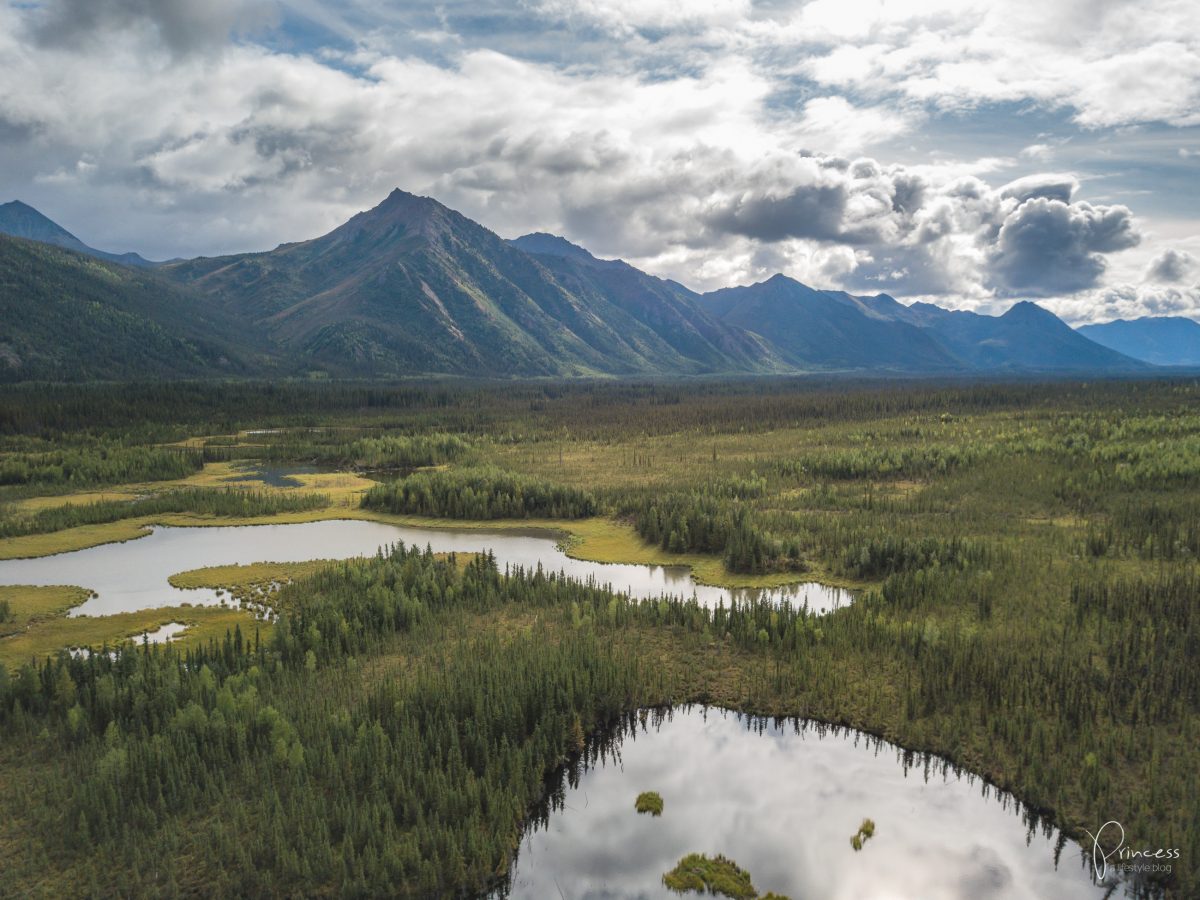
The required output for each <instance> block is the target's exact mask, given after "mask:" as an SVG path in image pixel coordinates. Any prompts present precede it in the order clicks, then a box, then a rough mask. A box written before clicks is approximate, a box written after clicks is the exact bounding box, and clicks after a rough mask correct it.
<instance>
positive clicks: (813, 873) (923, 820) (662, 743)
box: [507, 707, 1105, 900]
mask: <svg viewBox="0 0 1200 900" xmlns="http://www.w3.org/2000/svg"><path fill="white" fill-rule="evenodd" d="M610 742H611V743H608V742H597V744H596V745H594V746H593V747H592V751H591V752H592V753H593V754H597V755H598V756H597V758H595V759H594V762H593V764H592V765H591V766H590V767H589V768H586V769H585V770H584V771H583V772H582V773H579V772H576V773H574V775H571V774H570V773H568V774H567V775H566V776H565V778H566V780H568V781H574V784H573V785H572V786H568V787H566V788H565V790H564V789H562V787H560V789H559V790H558V791H557V792H556V795H555V796H553V798H552V799H551V801H550V802H549V804H548V806H547V809H545V810H543V811H542V813H541V814H540V816H539V819H538V821H537V822H536V823H535V824H534V825H533V826H532V827H531V828H530V829H529V830H528V831H527V833H526V835H525V837H524V839H523V840H522V842H521V846H520V850H519V852H518V856H517V861H516V864H515V867H514V870H513V874H512V879H511V884H510V885H509V887H508V893H507V896H510V897H512V898H537V900H541V898H547V897H563V898H566V900H578V898H606V900H616V898H664V900H665V898H673V900H678V898H679V896H680V895H678V894H674V893H672V892H670V891H668V890H667V889H666V888H665V887H664V886H663V884H662V875H663V873H664V872H667V871H669V870H670V869H672V868H673V867H674V866H675V864H676V863H677V862H678V861H679V860H680V858H682V857H683V856H685V855H687V854H688V853H693V852H695V853H707V854H708V855H709V856H714V855H716V854H718V853H722V854H724V855H725V856H727V857H730V858H731V859H733V860H735V861H736V862H737V863H738V864H739V865H740V866H741V867H742V868H744V869H746V870H748V871H749V872H750V875H751V876H752V880H753V883H754V887H755V888H756V889H757V890H758V891H759V892H760V893H763V894H765V893H766V892H767V891H775V892H776V893H780V894H785V895H787V896H789V897H791V898H792V900H806V898H820V900H851V898H854V900H899V898H914V900H917V898H919V900H965V898H971V900H987V898H995V900H999V898H1004V900H1033V898H1056V900H1057V898H1062V900H1072V898H1096V897H1102V896H1104V894H1105V892H1104V890H1103V889H1101V888H1099V887H1097V886H1095V885H1094V884H1093V883H1092V880H1091V877H1090V874H1089V870H1088V869H1087V868H1085V866H1084V860H1083V858H1082V856H1081V850H1080V847H1079V845H1078V844H1076V843H1074V842H1073V841H1062V839H1061V838H1060V836H1059V834H1058V833H1057V832H1054V831H1053V830H1049V829H1043V828H1041V827H1037V828H1033V829H1031V828H1030V827H1029V825H1028V824H1027V819H1026V818H1025V817H1024V815H1023V814H1022V811H1021V809H1020V807H1019V805H1018V804H1017V802H1016V801H1015V800H1014V799H1012V798H1011V797H1010V796H1009V795H1006V794H1003V793H1001V792H999V791H997V790H996V789H995V788H992V787H990V786H988V785H987V784H986V783H985V782H983V781H982V780H980V779H979V778H976V777H972V776H969V775H966V774H963V775H959V774H956V773H955V772H954V771H953V770H951V769H949V768H947V767H946V766H945V764H944V763H943V762H941V761H938V760H936V759H930V758H927V757H924V756H921V755H918V754H911V753H906V752H905V751H904V750H902V749H900V748H899V747H896V746H895V745H893V744H888V743H886V742H883V741H879V740H877V739H875V738H872V737H870V736H869V735H865V734H863V733H862V732H858V731H854V730H852V729H834V728H830V727H826V726H818V725H815V724H813V723H806V722H804V721H797V720H776V721H767V720H761V719H748V718H745V717H739V716H737V715H736V714H734V713H728V712H725V711H722V710H714V709H703V708H698V707H692V708H689V709H677V710H675V711H674V713H673V714H671V715H670V716H669V717H668V718H667V719H666V720H665V721H661V722H657V723H656V721H655V717H654V715H653V714H652V715H651V717H650V718H649V720H648V721H647V722H646V723H644V724H635V725H634V726H633V727H632V728H626V729H619V730H618V733H616V734H615V735H614V736H613V737H612V738H611V739H610ZM604 743H608V746H604ZM648 790H650V791H658V792H659V793H660V794H661V795H662V798H663V804H664V808H663V814H662V816H661V817H658V818H655V817H652V816H649V815H638V814H637V813H636V812H635V811H634V800H635V799H636V797H637V795H638V794H639V793H640V792H642V791H648ZM864 818H870V819H873V820H874V822H875V835H874V837H872V838H870V839H869V840H867V841H866V842H865V844H864V846H863V849H862V850H861V851H855V850H854V849H853V848H852V847H851V845H850V838H851V836H852V835H853V834H854V833H855V832H856V831H857V830H858V827H859V824H860V823H861V822H862V820H863V819H864ZM1060 841H1062V846H1061V847H1059V846H1058V845H1059V842H1060ZM1056 849H1058V850H1059V851H1060V852H1059V853H1058V854H1057V855H1056ZM1056 859H1057V865H1056ZM686 896H696V895H693V894H688V895H686Z"/></svg>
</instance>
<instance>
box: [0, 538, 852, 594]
mask: <svg viewBox="0 0 1200 900" xmlns="http://www.w3.org/2000/svg"><path fill="white" fill-rule="evenodd" d="M398 541H403V542H404V543H405V544H415V545H417V546H418V547H422V548H424V547H425V546H426V545H428V546H430V547H432V548H433V550H434V551H435V552H439V553H440V552H450V551H454V552H459V553H465V552H473V551H479V550H491V551H492V552H493V553H494V554H495V556H496V561H497V563H498V564H499V566H500V568H501V569H503V568H504V567H505V566H506V565H510V566H522V567H524V568H535V567H536V566H537V565H539V564H540V565H541V566H542V567H543V568H544V569H546V570H548V571H554V572H559V571H561V572H564V573H566V574H567V575H568V576H571V577H573V578H578V579H580V580H587V579H589V578H590V579H594V580H595V581H596V582H597V583H599V584H602V585H604V584H609V585H612V587H613V589H614V590H616V591H619V592H628V593H630V594H631V595H632V596H634V597H659V596H661V595H662V594H672V595H683V596H687V597H691V596H692V595H695V596H696V598H697V600H699V602H700V603H703V604H705V605H707V606H716V605H717V603H718V602H719V601H724V602H725V603H726V604H728V603H729V602H730V600H731V599H737V600H748V599H751V598H753V597H756V596H761V597H763V598H765V599H773V600H776V601H782V600H785V599H786V600H789V601H790V602H791V603H792V604H793V605H802V604H805V603H807V604H808V607H809V609H810V610H812V611H814V612H828V611H830V610H832V609H835V608H837V607H838V606H842V605H845V604H848V603H850V601H851V595H850V594H849V593H848V592H847V591H844V590H841V589H840V588H831V587H827V586H825V585H820V584H814V583H808V584H794V585H788V586H786V587H783V588H775V589H772V590H761V591H760V590H755V589H733V590H730V589H726V588H719V587H712V586H710V585H702V584H697V583H696V582H695V581H694V580H693V579H692V577H691V573H690V570H689V569H688V568H687V567H686V566H640V565H625V564H605V563H595V562H585V561H583V560H578V559H571V558H570V557H569V556H567V555H566V554H565V553H564V552H563V551H562V550H560V549H559V548H558V547H557V546H556V544H555V541H554V539H553V538H551V537H547V536H546V535H545V534H544V533H541V534H535V533H521V532H512V531H509V532H484V531H465V530H464V531H455V530H453V529H441V528H410V527H402V526H397V525H388V524H384V523H382V522H367V521H361V520H355V519H339V520H331V521H326V522H308V523H304V524H299V525H242V526H231V527H222V526H215V527H199V528H164V527H156V528H154V529H153V530H152V531H151V533H150V534H149V535H147V536H146V537H143V538H138V539H137V540H132V541H126V542H124V543H120V544H103V545H101V546H99V547H90V548H88V549H86V550H76V551H73V552H71V553H60V554H57V555H55V556H44V557H39V558H37V559H11V560H0V584H75V585H79V586H80V587H85V588H90V589H91V590H93V591H95V592H96V594H97V596H95V597H92V598H91V599H90V600H87V601H85V602H84V603H83V604H81V605H80V606H77V607H75V609H74V610H72V613H71V614H72V615H89V616H102V615H109V614H111V613H117V612H129V611H133V610H139V609H149V608H152V607H160V606H178V605H180V604H182V603H192V604H197V605H199V604H215V603H220V602H221V598H220V597H218V596H217V593H216V591H214V590H209V589H197V590H180V589H178V588H174V587H172V586H171V585H170V584H168V583H167V578H168V577H169V576H171V575H173V574H175V573H176V572H184V571H187V570H188V569H199V568H202V567H204V566H217V565H231V564H235V563H239V564H245V563H253V562H300V561H303V560H309V559H345V558H347V557H352V556H363V555H370V554H374V553H375V551H376V550H377V549H378V548H379V547H383V546H390V545H391V544H395V543H396V542H398Z"/></svg>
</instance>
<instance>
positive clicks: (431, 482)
mask: <svg viewBox="0 0 1200 900" xmlns="http://www.w3.org/2000/svg"><path fill="white" fill-rule="evenodd" d="M362 505H363V507H364V508H366V509H373V510H378V511H380V512H388V513H393V514H396V515H415V516H439V517H446V518H451V519H528V518H552V519H581V518H586V517H587V516H594V515H595V514H596V513H597V511H598V507H597V504H596V499H595V497H593V496H592V494H590V493H589V492H587V491H584V490H580V489H579V488H572V487H563V486H561V485H556V484H552V483H550V482H548V481H545V480H543V479H541V478H534V477H532V476H529V475H516V474H513V473H510V472H503V471H501V470H500V469H497V468H495V467H483V468H473V469H451V470H448V471H438V472H417V473H414V474H412V475H409V476H408V477H407V478H403V479H400V480H397V481H392V482H388V483H386V484H380V485H377V486H375V487H373V488H371V489H370V490H369V491H367V492H366V493H365V494H364V495H363V498H362Z"/></svg>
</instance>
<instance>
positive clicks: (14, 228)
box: [0, 200, 155, 266]
mask: <svg viewBox="0 0 1200 900" xmlns="http://www.w3.org/2000/svg"><path fill="white" fill-rule="evenodd" d="M0 234H7V235H10V236H12V237H20V238H27V239H28V240H31V241H40V242H41V243H43V244H53V245H54V246H55V247H63V248H64V249H67V250H74V251H76V252H77V253H84V254H87V255H88V256H94V257H96V258H97V259H106V260H108V261H109V262H116V263H121V264H122V265H126V266H153V265H155V264H154V263H152V262H150V261H149V260H148V259H143V258H142V257H141V256H139V255H138V254H136V253H106V252H105V251H103V250H97V249H95V248H94V247H89V246H88V245H87V244H85V243H84V242H83V241H81V240H80V239H79V238H77V237H75V235H73V234H71V232H69V231H67V229H65V228H63V227H62V226H61V225H59V224H58V223H57V222H54V221H52V220H51V219H48V218H47V217H46V216H44V215H42V214H41V213H40V212H38V211H37V210H36V209H34V208H33V207H32V206H29V205H28V204H25V203H22V202H21V201H20V200H13V201H12V202H10V203H0Z"/></svg>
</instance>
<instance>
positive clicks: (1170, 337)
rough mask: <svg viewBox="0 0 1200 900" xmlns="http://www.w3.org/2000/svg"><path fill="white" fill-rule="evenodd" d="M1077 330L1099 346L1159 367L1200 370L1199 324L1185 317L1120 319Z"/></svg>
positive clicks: (1081, 327) (1084, 326) (1083, 326)
mask: <svg viewBox="0 0 1200 900" xmlns="http://www.w3.org/2000/svg"><path fill="white" fill-rule="evenodd" d="M1075 330H1076V331H1077V332H1079V333H1080V334H1082V335H1083V336H1084V337H1086V338H1087V339H1088V340H1091V341H1095V342H1096V343H1097V344H1101V345H1103V346H1105V347H1108V348H1109V349H1111V350H1116V351H1117V352H1118V353H1124V354H1125V355H1126V356H1132V357H1133V358H1134V359H1140V360H1143V361H1145V362H1148V363H1154V364H1155V365H1158V366H1200V322H1195V321H1193V320H1192V319H1185V318H1183V317H1182V316H1144V317H1142V318H1140V319H1133V320H1126V319H1117V320H1116V321H1115V322H1106V323H1105V324H1103V325H1082V326H1080V327H1079V328H1077V329H1075Z"/></svg>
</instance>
